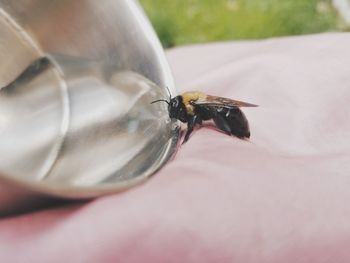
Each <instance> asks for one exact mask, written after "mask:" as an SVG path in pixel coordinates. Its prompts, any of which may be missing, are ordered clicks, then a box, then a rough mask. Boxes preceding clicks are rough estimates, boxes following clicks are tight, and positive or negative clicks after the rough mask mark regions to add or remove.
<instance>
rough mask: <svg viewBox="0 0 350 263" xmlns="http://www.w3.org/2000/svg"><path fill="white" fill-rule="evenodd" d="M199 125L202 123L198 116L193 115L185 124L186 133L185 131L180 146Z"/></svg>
mask: <svg viewBox="0 0 350 263" xmlns="http://www.w3.org/2000/svg"><path fill="white" fill-rule="evenodd" d="M201 123H202V120H201V119H200V118H199V116H198V115H193V116H192V117H190V119H189V120H188V122H187V131H186V134H185V138H184V140H183V142H182V144H184V143H185V142H187V141H188V139H189V138H190V135H191V133H192V132H193V129H194V127H195V126H196V124H201Z"/></svg>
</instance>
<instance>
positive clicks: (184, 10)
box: [139, 0, 350, 48]
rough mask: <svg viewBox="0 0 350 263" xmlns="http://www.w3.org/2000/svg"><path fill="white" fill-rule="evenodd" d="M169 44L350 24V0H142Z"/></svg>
mask: <svg viewBox="0 0 350 263" xmlns="http://www.w3.org/2000/svg"><path fill="white" fill-rule="evenodd" d="M139 1H140V3H141V5H143V7H144V9H145V11H146V13H147V15H148V16H149V18H150V20H151V22H152V23H153V26H154V27H155V29H156V31H157V33H158V35H159V38H160V39H161V42H162V44H163V46H164V47H166V48H168V47H173V46H177V45H183V44H190V43H203V42H209V41H220V40H242V39H261V38H268V37H277V36H288V35H301V34H311V33H319V32H334V31H348V30H349V29H350V0H139Z"/></svg>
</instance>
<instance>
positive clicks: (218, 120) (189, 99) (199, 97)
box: [152, 91, 257, 143]
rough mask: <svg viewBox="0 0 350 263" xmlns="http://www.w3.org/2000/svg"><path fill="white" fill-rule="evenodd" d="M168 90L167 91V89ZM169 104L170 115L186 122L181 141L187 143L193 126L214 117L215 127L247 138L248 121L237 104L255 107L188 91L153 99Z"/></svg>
mask: <svg viewBox="0 0 350 263" xmlns="http://www.w3.org/2000/svg"><path fill="white" fill-rule="evenodd" d="M169 93H170V91H169ZM156 102H165V103H167V104H168V110H169V117H170V118H172V119H177V120H180V121H181V122H183V123H187V131H186V134H185V137H184V140H183V143H185V142H187V141H188V139H189V138H190V135H191V133H192V132H193V129H194V128H195V126H196V125H202V123H203V121H207V120H213V121H214V124H215V126H216V127H217V128H218V129H219V130H221V131H223V132H224V133H226V134H228V135H233V136H236V137H238V138H240V139H246V138H249V137H250V130H249V124H248V120H247V118H246V117H245V115H244V113H243V112H242V111H241V110H240V107H257V105H255V104H250V103H246V102H243V101H238V100H232V99H228V98H222V97H217V96H211V95H207V94H205V93H203V92H200V91H189V92H185V93H183V94H182V95H179V96H176V97H174V98H172V97H171V95H170V96H169V100H164V99H160V100H156V101H153V102H152V104H153V103H156Z"/></svg>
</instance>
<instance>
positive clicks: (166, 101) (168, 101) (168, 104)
mask: <svg viewBox="0 0 350 263" xmlns="http://www.w3.org/2000/svg"><path fill="white" fill-rule="evenodd" d="M161 101H163V102H165V103H167V104H168V105H169V101H167V100H155V101H152V102H151V104H153V103H157V102H161Z"/></svg>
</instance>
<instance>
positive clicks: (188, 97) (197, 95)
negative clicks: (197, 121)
mask: <svg viewBox="0 0 350 263" xmlns="http://www.w3.org/2000/svg"><path fill="white" fill-rule="evenodd" d="M206 98H207V94H205V93H203V92H200V91H188V92H185V93H183V94H182V100H183V103H184V105H185V107H186V110H187V113H188V114H193V113H194V112H193V111H194V107H193V105H192V102H195V101H197V100H205V99H206Z"/></svg>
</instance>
